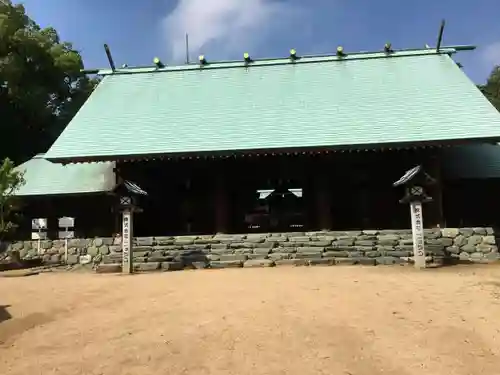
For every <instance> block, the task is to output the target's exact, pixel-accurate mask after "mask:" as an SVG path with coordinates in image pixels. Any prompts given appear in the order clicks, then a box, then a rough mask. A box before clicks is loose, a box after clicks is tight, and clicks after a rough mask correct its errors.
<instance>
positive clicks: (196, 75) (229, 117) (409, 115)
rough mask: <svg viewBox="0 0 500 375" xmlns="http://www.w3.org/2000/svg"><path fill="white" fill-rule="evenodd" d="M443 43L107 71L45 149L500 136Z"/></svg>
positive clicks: (143, 149)
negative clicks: (436, 47)
mask: <svg viewBox="0 0 500 375" xmlns="http://www.w3.org/2000/svg"><path fill="white" fill-rule="evenodd" d="M442 52H444V53H439V54H438V53H436V51H435V50H431V49H428V50H416V51H402V52H395V53H393V54H390V55H386V54H384V53H364V54H354V55H353V54H349V55H348V56H347V57H344V58H339V57H337V56H323V57H307V58H302V59H300V60H298V61H297V62H292V61H291V60H290V59H277V60H263V61H255V62H252V63H250V64H248V65H245V64H244V63H243V62H227V63H217V64H210V61H209V60H208V64H207V65H205V66H203V67H201V66H198V65H194V66H193V65H186V66H180V67H166V68H163V69H156V68H154V67H153V68H151V67H146V68H126V69H120V70H117V71H116V72H114V73H112V72H110V71H103V72H101V73H103V74H107V75H106V76H105V77H104V79H103V81H102V82H101V83H100V84H99V86H98V87H97V88H96V90H95V91H94V93H93V94H92V95H91V96H90V98H89V99H88V101H87V102H86V103H85V104H84V106H83V107H82V108H81V110H80V111H79V112H78V114H77V115H76V116H75V117H74V119H73V120H72V121H71V122H70V124H69V125H68V126H67V128H66V129H65V131H64V132H63V133H62V135H61V136H60V137H59V139H58V140H57V141H56V142H55V143H54V145H53V146H52V148H51V149H50V150H49V151H48V153H47V154H46V158H47V159H49V160H53V161H60V162H64V161H66V162H68V161H88V160H106V159H113V158H119V157H134V156H155V155H157V156H159V155H174V154H177V155H179V154H181V155H184V154H189V153H193V154H195V153H212V152H227V151H235V152H236V151H251V150H269V149H273V150H276V151H277V150H294V149H301V148H314V147H331V148H335V147H346V146H347V147H363V148H364V147H370V146H372V145H381V144H382V145H384V144H385V145H389V144H391V145H393V144H401V143H409V144H418V143H422V142H445V141H452V140H466V139H491V140H500V114H499V113H498V112H497V111H496V110H495V109H494V108H493V106H492V105H491V104H490V103H489V102H488V101H487V100H486V99H485V98H484V97H483V95H482V94H481V93H480V92H479V90H478V89H477V88H476V87H475V85H474V84H473V83H472V82H471V81H470V80H469V79H468V78H467V77H466V76H465V74H464V73H463V72H462V70H461V69H460V68H459V67H458V66H457V65H456V64H455V62H454V61H453V60H452V59H451V57H450V56H449V54H451V53H452V52H454V50H446V51H442ZM207 59H208V57H207ZM111 73H112V74H111Z"/></svg>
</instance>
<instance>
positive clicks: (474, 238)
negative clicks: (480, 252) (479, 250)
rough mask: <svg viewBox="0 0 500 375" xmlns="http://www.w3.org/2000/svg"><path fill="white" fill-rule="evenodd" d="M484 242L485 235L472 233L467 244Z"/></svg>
mask: <svg viewBox="0 0 500 375" xmlns="http://www.w3.org/2000/svg"><path fill="white" fill-rule="evenodd" d="M481 242H483V237H482V236H478V235H472V236H470V237H469V238H468V239H467V245H470V246H475V245H479V244H480V243H481Z"/></svg>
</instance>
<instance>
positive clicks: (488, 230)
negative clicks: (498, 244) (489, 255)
mask: <svg viewBox="0 0 500 375" xmlns="http://www.w3.org/2000/svg"><path fill="white" fill-rule="evenodd" d="M485 229H486V234H487V235H488V236H493V235H495V230H494V229H493V228H492V227H486V228H485Z"/></svg>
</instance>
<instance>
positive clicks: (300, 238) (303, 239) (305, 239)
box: [288, 236, 311, 243]
mask: <svg viewBox="0 0 500 375" xmlns="http://www.w3.org/2000/svg"><path fill="white" fill-rule="evenodd" d="M288 241H290V242H302V243H304V242H309V241H311V238H310V237H308V236H298V237H289V238H288Z"/></svg>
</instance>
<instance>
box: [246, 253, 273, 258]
mask: <svg viewBox="0 0 500 375" xmlns="http://www.w3.org/2000/svg"><path fill="white" fill-rule="evenodd" d="M247 256H248V259H269V256H268V254H248V255H247Z"/></svg>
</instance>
